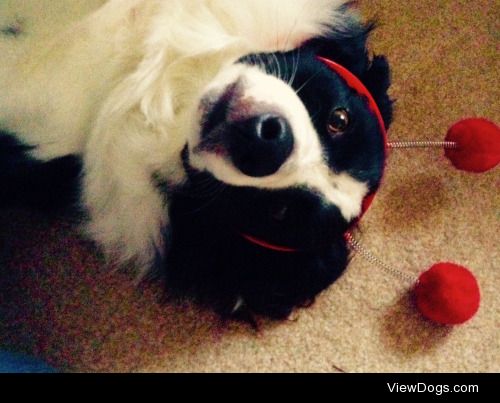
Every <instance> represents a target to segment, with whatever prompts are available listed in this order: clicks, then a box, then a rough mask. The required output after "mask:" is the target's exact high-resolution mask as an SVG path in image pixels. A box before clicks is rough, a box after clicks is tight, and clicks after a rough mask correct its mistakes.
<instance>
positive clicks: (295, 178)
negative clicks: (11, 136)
mask: <svg viewBox="0 0 500 403" xmlns="http://www.w3.org/2000/svg"><path fill="white" fill-rule="evenodd" d="M237 81H240V82H241V83H242V86H243V95H242V99H243V100H244V101H248V103H250V104H255V105H258V106H259V108H262V106H264V107H268V108H269V111H270V112H271V111H275V110H276V109H279V111H280V112H281V113H282V115H283V117H285V118H286V119H287V121H288V122H289V124H290V126H291V128H292V131H293V134H294V140H295V145H294V151H293V153H292V155H291V156H290V157H289V159H288V160H287V162H286V163H285V164H284V165H283V166H282V167H281V168H280V169H279V171H278V172H276V173H275V174H273V175H270V176H267V177H263V178H253V177H249V176H247V175H244V174H243V173H242V172H241V171H239V170H238V169H237V168H236V167H235V166H234V165H233V164H232V163H231V161H230V160H229V159H228V158H226V157H223V156H219V155H216V154H214V153H210V152H202V153H196V152H192V153H191V158H190V162H191V164H192V165H193V166H194V167H196V168H197V169H200V170H207V171H209V172H211V173H212V174H213V175H214V176H215V177H216V178H217V179H219V180H220V181H223V182H225V183H228V184H231V185H235V186H252V187H259V188H268V189H284V188H288V187H291V186H305V187H307V188H309V189H311V190H314V191H316V192H317V193H319V194H320V195H321V196H322V197H323V198H324V200H325V202H330V203H333V204H335V205H336V206H337V207H338V208H339V209H340V211H341V213H342V215H343V216H344V218H345V219H346V220H347V221H350V220H352V219H353V218H355V217H357V216H358V215H359V214H360V212H361V203H362V200H363V198H364V197H365V196H366V194H367V193H368V187H367V185H366V184H365V183H363V182H360V181H358V180H356V179H355V178H353V177H352V176H350V175H349V174H347V173H345V172H344V173H338V174H336V173H334V172H332V171H331V170H330V169H329V168H328V166H327V164H326V162H325V160H324V156H323V150H322V147H321V144H320V141H319V136H318V133H317V132H316V130H315V128H314V126H313V124H312V122H311V119H310V117H309V113H308V111H307V110H306V108H305V106H304V104H303V103H302V101H301V100H300V98H299V96H298V95H297V94H296V93H295V91H294V90H293V89H292V88H291V87H290V86H289V85H287V84H286V83H285V82H284V81H282V80H280V79H277V78H276V77H273V76H270V75H268V74H265V73H264V72H262V71H260V70H259V69H258V68H256V67H252V66H246V65H235V66H233V67H231V68H229V69H227V70H226V71H225V72H224V73H223V74H221V75H219V76H218V77H217V78H216V79H215V80H214V81H213V82H212V83H211V84H210V86H209V88H207V91H205V92H218V93H219V94H220V93H222V92H223V91H224V89H225V88H226V87H227V86H228V85H229V84H232V83H234V82H237ZM261 112H262V110H261ZM249 113H250V114H251V110H250V112H249ZM249 117H250V116H249ZM195 133H196V134H195V135H193V136H192V138H191V144H190V149H191V150H192V151H193V150H194V148H195V147H196V145H197V144H198V142H199V133H200V130H196V131H195Z"/></svg>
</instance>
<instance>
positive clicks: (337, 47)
mask: <svg viewBox="0 0 500 403" xmlns="http://www.w3.org/2000/svg"><path fill="white" fill-rule="evenodd" d="M340 11H341V12H342V14H343V18H342V24H341V25H336V26H334V27H332V28H331V29H329V30H327V31H326V32H324V33H323V34H322V35H321V36H318V37H316V38H312V39H310V40H309V41H308V42H307V43H306V44H305V47H306V48H308V49H310V50H312V51H313V52H314V53H315V54H317V55H318V56H323V57H325V58H327V59H330V60H333V61H335V62H337V63H339V64H341V65H342V66H344V67H345V68H347V69H348V70H350V71H351V72H352V73H354V74H355V75H356V76H358V77H361V76H362V75H363V74H364V72H365V71H366V70H367V68H368V66H369V57H368V50H367V46H366V45H367V41H368V37H369V36H370V33H371V31H372V30H373V29H375V22H373V21H368V22H362V21H361V19H360V17H359V15H358V14H357V13H355V12H353V11H352V6H351V5H350V3H348V4H347V5H344V6H343V7H342V8H341V10H340Z"/></svg>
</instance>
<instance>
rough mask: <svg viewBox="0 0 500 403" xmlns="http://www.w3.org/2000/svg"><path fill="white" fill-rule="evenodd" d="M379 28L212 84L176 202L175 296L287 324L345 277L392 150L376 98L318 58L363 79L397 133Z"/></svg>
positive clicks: (358, 29) (238, 67) (310, 45)
mask: <svg viewBox="0 0 500 403" xmlns="http://www.w3.org/2000/svg"><path fill="white" fill-rule="evenodd" d="M370 30H371V26H366V25H362V24H353V25H352V27H351V29H350V31H348V32H344V33H342V34H339V33H336V34H332V35H331V37H322V38H315V39H312V40H310V41H308V42H306V43H305V44H304V45H303V46H301V47H300V48H298V49H295V50H293V51H287V52H275V53H262V54H251V55H247V56H245V57H243V58H241V59H239V60H238V61H236V62H235V63H234V64H232V65H230V66H228V67H226V68H225V69H223V70H222V71H221V72H220V73H219V75H218V76H217V77H215V79H214V80H213V81H212V82H211V84H210V85H209V86H208V88H207V89H206V91H205V92H204V94H203V97H202V99H201V102H200V105H199V110H198V111H199V116H198V122H199V130H197V131H196V132H194V133H193V135H192V137H191V138H190V139H189V143H188V146H187V147H186V149H185V152H184V164H185V168H186V171H187V173H188V178H189V179H188V182H187V184H186V185H185V186H184V187H183V188H181V189H179V190H178V192H177V193H176V194H175V195H174V197H173V201H172V204H171V212H170V213H171V220H172V237H173V238H172V243H171V245H172V246H171V249H170V251H169V254H168V263H167V264H168V265H169V267H168V268H167V272H168V274H167V277H168V283H169V285H170V286H171V287H172V288H173V289H177V290H181V291H182V292H183V293H184V292H188V293H191V294H192V295H194V296H195V297H198V298H199V299H201V300H202V301H206V302H209V303H210V304H212V305H215V306H216V307H217V308H218V309H219V311H221V312H222V313H225V314H228V313H231V312H233V311H234V310H237V309H238V308H241V307H247V308H249V309H250V310H251V311H254V312H257V313H262V314H265V315H269V316H272V317H277V318H283V317H286V316H287V315H288V314H289V313H290V312H291V310H292V309H293V307H295V306H299V305H303V304H307V303H309V302H310V301H312V300H313V299H314V297H315V296H316V295H317V294H318V293H319V292H320V291H321V290H323V289H325V288H326V287H328V286H329V285H330V284H331V283H332V282H333V281H334V280H335V279H336V278H337V277H338V276H339V275H340V274H341V273H342V271H343V270H344V269H345V267H346V265H347V258H348V252H347V247H346V243H345V240H344V234H345V232H346V230H347V229H348V228H349V227H350V226H351V225H352V224H353V222H354V221H355V220H356V219H357V218H358V217H359V215H360V214H361V212H362V203H363V200H364V199H365V197H366V196H367V195H369V194H371V193H373V192H374V191H375V190H376V189H377V188H378V186H379V184H380V181H381V177H382V173H383V167H384V158H385V144H384V138H383V135H382V130H383V128H382V127H381V125H380V123H379V121H378V119H377V116H376V115H375V114H374V113H373V110H371V109H370V107H369V105H368V102H367V99H366V97H364V96H362V95H360V94H359V93H358V92H356V91H355V90H354V89H353V88H352V87H351V86H350V85H349V84H348V83H347V82H346V80H345V77H342V76H341V75H339V74H338V73H336V72H334V71H332V69H331V68H330V67H328V66H327V65H326V64H325V63H324V61H322V60H321V59H320V58H319V56H321V57H326V58H328V59H330V60H333V61H335V62H337V63H339V64H341V65H343V66H344V67H345V68H347V69H348V70H350V71H351V72H352V73H353V74H355V75H356V76H357V77H358V78H359V79H360V80H361V81H362V82H363V84H364V85H365V86H366V87H367V88H368V90H369V91H370V93H371V94H372V96H373V98H374V99H375V102H376V103H377V105H378V107H379V109H380V111H381V114H382V118H383V120H384V123H385V126H388V125H389V124H390V122H391V119H392V102H391V100H390V98H389V97H388V95H387V90H388V88H389V84H390V78H389V67H388V63H387V61H386V59H385V58H384V57H381V56H377V57H374V58H372V59H370V58H369V56H368V53H367V50H366V41H367V37H368V35H369V32H370Z"/></svg>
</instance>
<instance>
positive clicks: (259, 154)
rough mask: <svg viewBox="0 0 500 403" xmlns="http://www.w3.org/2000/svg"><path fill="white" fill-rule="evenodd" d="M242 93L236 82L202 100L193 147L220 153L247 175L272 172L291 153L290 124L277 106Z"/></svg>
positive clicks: (292, 138) (269, 173)
mask: <svg viewBox="0 0 500 403" xmlns="http://www.w3.org/2000/svg"><path fill="white" fill-rule="evenodd" d="M241 93H242V90H241V89H240V87H239V86H238V85H231V86H229V87H228V88H227V89H226V90H225V91H224V92H223V94H222V95H220V96H219V97H217V98H216V100H215V101H212V102H210V101H207V102H206V103H205V105H204V107H205V116H204V118H203V119H202V133H201V141H200V144H199V145H198V147H196V149H195V151H198V152H199V151H205V152H212V153H216V154H218V155H222V156H224V157H226V158H228V159H229V160H230V161H231V162H232V163H233V165H234V166H235V167H236V168H237V169H238V170H239V171H241V172H242V173H243V174H245V175H247V176H250V177H255V178H260V177H265V176H269V175H273V174H275V173H276V172H277V171H278V170H279V169H280V168H281V166H282V165H283V164H284V163H285V162H286V161H287V160H288V158H289V157H290V155H291V154H292V151H293V148H294V136H293V132H292V128H291V127H290V124H289V123H288V120H287V119H286V118H285V117H284V116H283V114H282V113H280V112H279V111H278V110H276V109H274V110H273V109H272V107H270V106H269V105H264V104H262V103H256V102H252V100H249V99H243V97H242V95H241Z"/></svg>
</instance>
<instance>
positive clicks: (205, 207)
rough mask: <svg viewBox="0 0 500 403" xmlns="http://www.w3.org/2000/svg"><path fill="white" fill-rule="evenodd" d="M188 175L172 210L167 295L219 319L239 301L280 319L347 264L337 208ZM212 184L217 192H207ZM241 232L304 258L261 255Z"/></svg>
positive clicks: (307, 195) (307, 196) (303, 195)
mask: <svg viewBox="0 0 500 403" xmlns="http://www.w3.org/2000/svg"><path fill="white" fill-rule="evenodd" d="M187 169H188V173H189V178H190V182H189V185H188V186H186V187H185V188H181V189H178V190H177V191H176V192H175V193H174V194H173V197H172V202H171V204H170V216H171V230H172V233H171V235H172V239H171V244H170V250H169V253H168V257H167V260H166V273H167V276H166V279H165V280H166V284H167V286H168V287H169V290H170V292H171V293H174V294H177V295H186V294H187V295H190V296H192V297H194V298H195V299H197V300H198V301H199V302H202V303H205V304H208V305H210V306H212V307H214V308H215V309H216V310H217V311H218V312H219V313H221V314H222V315H223V316H229V315H230V314H231V313H232V309H233V307H234V306H235V304H236V302H237V301H238V298H240V297H241V298H243V300H244V301H245V305H246V307H247V308H248V309H249V310H251V311H252V312H254V313H259V314H264V315H267V316H270V317H273V318H277V319H278V318H279V319H283V318H286V317H287V316H288V315H289V314H290V312H291V310H292V309H293V308H294V307H295V306H299V305H307V304H309V303H310V302H311V301H312V300H314V298H315V296H316V295H317V294H318V293H319V292H320V291H322V290H323V289H325V288H326V287H327V286H328V285H330V284H331V283H332V282H333V281H335V280H336V279H337V278H338V277H339V276H340V274H341V273H342V271H343V270H344V268H345V266H346V264H347V255H348V253H347V248H346V245H345V243H344V242H343V239H342V233H343V232H344V231H345V230H346V228H347V224H346V223H345V221H344V220H343V219H342V218H341V216H340V213H339V211H338V209H337V208H336V207H330V208H328V207H326V206H324V205H323V204H322V202H321V199H320V197H319V196H316V195H314V194H312V193H311V192H309V191H307V190H303V189H299V188H297V189H287V190H281V191H274V192H270V191H264V190H257V189H254V188H236V187H232V186H225V185H222V184H220V183H219V184H217V183H216V181H215V180H214V178H213V177H211V175H210V174H208V173H201V172H196V171H193V170H192V169H190V168H187ZM210 183H211V185H208V186H216V187H215V188H213V187H211V188H209V189H206V186H207V184H210ZM217 186H220V187H219V188H217ZM284 206H286V207H287V212H286V214H284V216H282V215H281V214H280V212H281V211H282V209H283V207H284ZM325 222H328V223H330V224H331V225H330V226H325V225H324V223H325ZM298 229H300V230H301V231H297V230H298ZM245 232H249V233H251V234H258V235H262V236H265V237H266V239H267V240H269V241H272V242H275V243H277V244H283V245H289V246H293V247H296V248H299V249H300V250H301V252H300V253H283V252H274V251H270V250H266V249H264V248H261V247H259V246H257V245H253V244H251V243H249V242H248V241H246V240H245V239H244V238H243V237H242V236H241V234H242V233H245Z"/></svg>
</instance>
